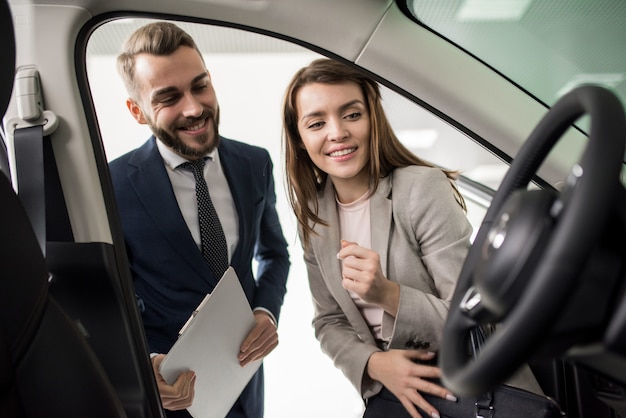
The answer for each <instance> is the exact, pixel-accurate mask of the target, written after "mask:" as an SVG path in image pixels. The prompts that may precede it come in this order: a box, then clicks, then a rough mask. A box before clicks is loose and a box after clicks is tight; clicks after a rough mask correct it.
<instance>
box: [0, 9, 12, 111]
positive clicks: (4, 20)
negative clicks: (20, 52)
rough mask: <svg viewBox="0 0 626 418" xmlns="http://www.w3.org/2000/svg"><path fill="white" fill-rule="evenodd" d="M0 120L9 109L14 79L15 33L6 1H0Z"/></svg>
mask: <svg viewBox="0 0 626 418" xmlns="http://www.w3.org/2000/svg"><path fill="white" fill-rule="evenodd" d="M0 48H1V49H0V50H1V51H2V59H0V118H2V116H4V113H5V112H6V111H7V107H9V100H10V99H11V92H12V91H13V78H14V77H15V33H14V32H13V17H12V16H11V10H10V9H9V3H8V0H0Z"/></svg>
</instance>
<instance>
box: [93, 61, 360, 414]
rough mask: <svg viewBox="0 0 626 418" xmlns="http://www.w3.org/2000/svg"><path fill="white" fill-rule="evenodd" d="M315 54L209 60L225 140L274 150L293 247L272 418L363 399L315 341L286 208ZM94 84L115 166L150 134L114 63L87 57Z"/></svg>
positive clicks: (270, 393) (271, 362)
mask: <svg viewBox="0 0 626 418" xmlns="http://www.w3.org/2000/svg"><path fill="white" fill-rule="evenodd" d="M315 57H316V55H314V54H312V53H293V54H286V53H281V54H276V55H270V54H263V55H262V54H253V55H233V54H228V55H211V56H207V57H205V59H206V62H207V66H208V67H209V70H210V71H211V76H212V79H213V83H214V86H215V89H216V92H217V97H218V100H219V103H220V107H221V115H220V117H221V122H220V123H221V124H220V131H221V133H222V135H224V136H226V137H230V138H233V139H238V140H241V141H244V142H248V143H251V144H256V145H261V146H263V147H265V148H267V149H268V151H269V152H270V154H271V156H272V159H273V161H274V165H275V169H274V177H275V180H276V193H277V198H278V213H279V216H280V218H281V222H282V226H283V230H284V233H285V236H286V238H287V241H288V243H289V245H290V253H291V261H292V267H291V271H290V274H289V279H288V283H287V295H286V296H285V303H284V305H283V309H282V312H281V319H280V325H279V329H278V332H279V339H280V343H279V345H278V347H277V348H276V349H275V350H274V352H272V353H271V354H270V355H269V356H268V357H267V358H266V360H265V380H266V389H265V390H266V417H267V418H293V417H298V418H320V417H325V418H351V417H355V418H356V417H359V416H361V415H362V408H363V407H362V401H361V399H360V397H359V396H358V394H357V392H356V390H355V389H354V388H353V387H352V386H351V385H350V384H349V383H348V381H347V379H345V378H344V377H343V374H342V373H341V372H340V371H338V370H337V369H336V368H335V367H334V366H333V364H332V362H331V361H330V359H329V358H328V357H327V356H325V355H324V354H323V353H322V352H321V351H320V348H319V344H318V342H317V340H315V338H314V335H313V328H312V326H311V319H312V317H313V307H312V303H311V299H310V294H309V289H308V282H307V277H306V269H305V266H304V262H303V260H302V251H301V247H300V242H299V240H298V239H297V234H296V221H295V217H294V216H293V214H292V212H291V209H290V207H289V204H288V203H287V199H286V195H285V188H284V169H283V167H284V165H283V161H282V157H281V155H282V154H281V116H280V115H281V113H280V112H281V103H282V96H283V92H284V90H285V88H286V86H287V83H288V82H289V80H290V79H291V76H292V75H293V74H294V73H295V72H296V70H297V69H299V68H300V67H302V66H304V65H306V64H308V63H309V62H310V61H311V60H312V59H314V58H315ZM88 72H89V83H90V86H91V89H92V94H93V98H94V102H95V105H96V111H97V115H98V120H99V123H100V128H101V132H102V137H103V140H104V146H105V149H106V153H107V158H108V159H109V160H111V159H113V158H115V157H117V156H119V155H121V154H123V153H124V152H126V151H129V150H131V149H133V148H135V147H137V146H139V145H141V144H142V143H143V142H144V141H145V140H146V139H147V138H148V137H149V135H150V131H149V130H148V129H147V128H146V127H145V126H143V125H139V124H137V123H136V122H135V121H134V119H132V117H131V116H130V114H129V113H128V110H127V109H126V106H125V103H124V102H125V99H126V92H125V90H124V87H123V84H122V82H121V80H120V79H119V77H118V75H117V72H116V69H115V57H113V56H99V57H93V58H90V59H89V62H88Z"/></svg>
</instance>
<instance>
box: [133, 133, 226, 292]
mask: <svg viewBox="0 0 626 418" xmlns="http://www.w3.org/2000/svg"><path fill="white" fill-rule="evenodd" d="M155 141H156V140H155V139H154V137H152V138H151V140H150V141H148V143H147V144H145V145H144V146H142V147H141V148H140V149H139V150H138V151H137V152H136V153H135V154H134V155H133V157H132V158H131V159H130V160H129V162H128V163H129V165H131V166H132V167H133V169H131V170H129V175H128V179H129V181H130V183H131V185H132V186H133V188H134V190H135V193H136V194H137V196H138V197H139V199H140V200H141V202H142V204H143V206H144V209H145V210H146V212H147V214H148V216H149V217H150V218H152V220H153V221H154V224H155V225H156V226H157V228H159V229H160V231H161V233H162V235H163V237H164V238H165V240H166V241H168V242H169V244H170V245H171V247H172V248H173V249H174V251H176V252H177V253H178V254H179V256H180V257H181V258H182V259H184V260H185V261H186V262H187V263H188V264H189V265H190V266H191V267H192V268H193V269H194V270H195V271H196V272H197V273H198V275H199V276H200V277H202V278H203V279H204V280H206V281H207V282H209V284H211V286H212V287H214V286H215V285H216V284H217V279H216V278H215V277H214V276H213V273H212V272H211V269H210V268H209V266H208V264H207V263H206V262H205V261H204V259H203V258H202V254H201V252H200V251H198V247H197V245H196V243H195V241H194V240H193V237H192V236H191V233H190V232H189V228H188V227H187V224H186V223H185V220H184V218H183V216H182V214H181V212H180V209H179V208H178V203H177V201H176V196H175V195H174V190H173V189H172V184H171V182H170V179H169V177H168V175H167V172H166V171H165V165H164V163H163V159H162V158H161V154H159V152H158V149H157V147H156V143H155ZM155 186H156V187H155Z"/></svg>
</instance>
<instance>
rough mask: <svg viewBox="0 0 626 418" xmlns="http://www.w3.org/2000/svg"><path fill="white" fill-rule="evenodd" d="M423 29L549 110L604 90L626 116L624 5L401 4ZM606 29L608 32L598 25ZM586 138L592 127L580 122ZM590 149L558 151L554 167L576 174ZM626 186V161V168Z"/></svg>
mask: <svg viewBox="0 0 626 418" xmlns="http://www.w3.org/2000/svg"><path fill="white" fill-rule="evenodd" d="M398 3H400V5H401V7H403V8H404V9H405V11H406V12H407V13H408V14H409V15H410V16H412V17H413V18H414V20H415V21H416V24H421V25H424V26H426V27H428V28H430V29H431V30H433V31H434V32H436V33H438V34H439V35H441V36H442V37H444V38H446V39H448V40H449V41H450V42H452V43H454V44H456V45H458V46H459V47H461V48H463V49H464V50H466V51H468V52H469V53H470V54H472V55H474V56H476V57H480V59H481V60H482V61H484V62H485V63H486V64H487V65H489V66H491V67H493V68H494V69H495V70H496V71H498V72H500V73H501V74H503V75H504V76H506V77H507V78H509V79H510V80H511V81H512V82H513V83H515V84H516V85H518V86H520V87H521V88H522V89H524V90H526V91H527V92H528V93H529V94H530V95H532V96H533V97H535V98H536V99H537V100H539V101H540V102H542V103H544V104H546V105H547V106H552V105H553V104H554V103H555V102H556V101H557V100H558V99H559V98H560V97H561V96H562V95H564V94H565V93H567V92H568V91H570V90H571V89H573V88H574V87H577V86H579V85H582V84H599V85H602V86H604V87H606V88H608V89H609V90H611V91H612V92H613V93H615V94H616V95H617V96H618V97H619V99H620V100H621V102H622V105H623V106H624V108H626V71H625V69H626V48H624V47H623V46H622V45H623V43H624V39H625V32H624V21H625V20H626V2H624V1H621V0H594V1H592V2H588V1H567V0H565V1H562V0H559V1H555V0H515V1H507V2H500V3H499V4H494V2H489V1H482V0H464V1H441V0H402V1H399V2H398ZM598 22H602V24H598ZM576 125H577V127H578V128H580V129H582V130H583V131H584V132H588V129H589V119H588V118H581V119H580V120H578V121H577V122H576ZM584 146H585V144H584V143H571V142H570V143H568V144H567V145H564V144H558V145H557V147H555V149H553V150H552V152H551V154H550V155H549V156H548V159H551V160H554V164H556V165H557V166H560V167H571V166H572V165H573V164H574V163H575V162H576V161H578V158H579V156H580V151H581V150H582V149H583V147H584ZM622 173H623V175H622V182H623V183H624V184H626V156H625V158H624V165H623V166H622Z"/></svg>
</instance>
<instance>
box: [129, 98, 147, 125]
mask: <svg viewBox="0 0 626 418" xmlns="http://www.w3.org/2000/svg"><path fill="white" fill-rule="evenodd" d="M126 107H127V108H128V110H129V111H130V114H131V115H132V116H133V118H134V119H135V120H136V121H137V123H140V124H142V125H145V124H146V123H147V122H146V118H145V117H144V115H143V111H142V110H141V107H140V106H139V104H137V102H136V101H134V100H133V99H131V98H128V99H126Z"/></svg>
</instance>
